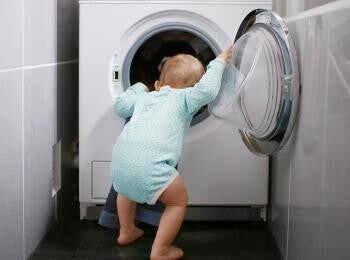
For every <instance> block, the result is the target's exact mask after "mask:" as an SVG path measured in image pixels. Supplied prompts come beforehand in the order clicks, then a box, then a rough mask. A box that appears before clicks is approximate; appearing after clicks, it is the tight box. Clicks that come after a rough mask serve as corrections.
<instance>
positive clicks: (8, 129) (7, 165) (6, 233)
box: [0, 71, 23, 260]
mask: <svg viewBox="0 0 350 260" xmlns="http://www.w3.org/2000/svg"><path fill="white" fill-rule="evenodd" d="M21 83H22V72H21V71H13V72H6V73H0V93H1V103H0V122H1V124H0V133H1V138H0V147H1V149H0V178H1V181H0V205H1V210H0V219H1V222H0V259H7V260H11V259H14V260H17V259H22V256H23V239H22V237H23V200H22V199H23V188H22V187H23V174H22V159H23V157H22V87H21V86H22V85H21Z"/></svg>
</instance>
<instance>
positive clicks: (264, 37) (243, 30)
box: [209, 9, 299, 155]
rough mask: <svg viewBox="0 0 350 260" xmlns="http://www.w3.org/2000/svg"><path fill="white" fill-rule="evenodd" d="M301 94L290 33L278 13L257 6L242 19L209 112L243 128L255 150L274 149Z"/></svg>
mask: <svg viewBox="0 0 350 260" xmlns="http://www.w3.org/2000/svg"><path fill="white" fill-rule="evenodd" d="M298 99H299V73H298V64H297V57H296V52H295V48H294V44H293V41H292V39H291V35H290V34H289V32H288V28H287V26H286V25H285V23H284V22H283V20H282V19H281V18H280V17H279V16H278V15H276V14H275V13H273V12H271V11H268V10H262V9H257V10H254V11H253V12H251V13H249V14H248V15H247V16H246V17H245V19H244V20H243V22H242V23H241V25H240V27H239V29H238V32H237V35H236V38H235V43H234V47H233V58H232V60H231V62H230V63H229V64H228V65H227V66H226V69H225V71H224V74H223V79H222V86H221V89H220V92H219V94H218V96H217V97H216V99H215V100H214V101H213V102H212V103H211V104H209V111H210V113H211V114H212V115H213V116H215V117H216V118H218V119H220V120H222V121H223V122H226V123H229V124H231V125H233V126H234V127H235V128H238V129H239V132H240V135H241V137H242V139H243V141H244V143H245V144H246V146H247V147H248V148H249V149H250V150H251V151H252V152H253V153H255V154H258V155H271V154H274V153H276V152H277V151H279V150H280V149H281V148H282V147H283V145H284V144H285V143H286V142H287V140H288V138H289V136H290V134H291V132H292V129H293V125H294V121H295V117H296V113H297V107H298Z"/></svg>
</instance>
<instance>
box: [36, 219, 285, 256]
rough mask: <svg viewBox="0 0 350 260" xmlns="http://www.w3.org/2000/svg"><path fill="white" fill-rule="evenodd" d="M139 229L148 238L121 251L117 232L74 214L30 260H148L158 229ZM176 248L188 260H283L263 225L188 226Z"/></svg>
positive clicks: (205, 223)
mask: <svg viewBox="0 0 350 260" xmlns="http://www.w3.org/2000/svg"><path fill="white" fill-rule="evenodd" d="M139 226H140V227H142V228H143V229H144V230H145V235H144V236H143V237H142V238H141V239H140V240H138V241H137V242H136V243H135V244H133V245H129V246H125V247H120V246H117V245H116V244H115V242H114V241H115V237H116V231H113V230H109V229H106V228H102V227H100V226H99V225H98V224H97V222H96V221H86V220H84V221H80V220H78V215H77V213H74V215H73V216H72V214H71V215H70V216H68V217H66V218H65V220H63V221H61V222H60V223H57V224H56V225H55V226H54V227H53V228H52V229H51V230H50V232H49V233H48V234H47V236H46V237H45V238H44V239H43V241H42V242H41V244H40V245H39V247H38V248H37V249H36V251H35V252H34V254H33V255H32V256H31V257H30V258H29V259H30V260H39V259H40V260H41V259H42V260H47V259H50V260H56V259H57V260H58V259H59V260H68V259H84V260H85V259H86V260H90V259H91V260H92V259H106V260H107V259H108V260H109V259H110V260H112V259H113V260H114V259H117V260H131V259H135V260H142V259H148V256H149V253H150V248H151V245H152V241H153V238H154V236H155V233H156V228H155V227H152V226H149V225H145V224H140V225H139ZM175 244H176V245H177V246H179V247H181V248H182V249H183V250H184V252H185V258H184V259H189V260H206V259H208V260H209V259H217V260H226V259H230V260H231V259H232V260H235V259H242V260H243V259H244V260H250V259H254V260H263V259H266V260H274V259H276V260H277V259H278V260H280V259H281V256H280V253H279V251H278V249H277V247H276V244H275V242H274V240H273V237H272V235H271V233H270V232H269V230H268V229H267V227H266V224H264V223H242V222H185V223H184V225H183V226H182V229H181V232H180V234H179V236H178V238H177V240H176V243H175Z"/></svg>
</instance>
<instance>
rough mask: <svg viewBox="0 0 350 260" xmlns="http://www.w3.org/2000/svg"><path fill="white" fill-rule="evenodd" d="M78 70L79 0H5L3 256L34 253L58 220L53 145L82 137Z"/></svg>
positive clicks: (0, 142)
mask: <svg viewBox="0 0 350 260" xmlns="http://www.w3.org/2000/svg"><path fill="white" fill-rule="evenodd" d="M77 71H78V0H0V93H1V94H0V97H1V102H0V134H1V138H0V176H1V181H0V201H1V210H0V220H1V223H0V259H7V260H11V259H16V260H17V259H25V258H27V257H28V256H29V255H30V254H31V253H32V251H33V250H34V249H35V247H36V246H37V245H38V243H39V242H40V240H41V239H42V237H43V236H44V234H45V233H46V232H47V230H48V228H49V227H50V225H51V224H52V222H53V220H54V199H53V198H52V196H51V187H52V186H51V185H52V184H51V180H52V146H53V145H54V144H55V143H56V142H57V141H58V140H60V139H64V140H65V144H64V152H65V151H66V150H67V149H68V148H67V147H68V145H67V143H68V142H69V141H71V140H72V139H74V138H76V137H77V136H76V133H77V124H78V123H77V118H76V115H77V102H76V100H77V89H78V82H77V80H78V79H77ZM67 125H69V127H67ZM63 174H65V173H64V172H63Z"/></svg>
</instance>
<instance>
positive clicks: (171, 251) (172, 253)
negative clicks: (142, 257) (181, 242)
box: [151, 246, 184, 260]
mask: <svg viewBox="0 0 350 260" xmlns="http://www.w3.org/2000/svg"><path fill="white" fill-rule="evenodd" d="M183 256H184V252H183V251H182V250H181V249H180V248H178V247H175V246H170V247H163V248H158V249H156V248H152V252H151V260H175V259H181V258H183Z"/></svg>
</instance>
